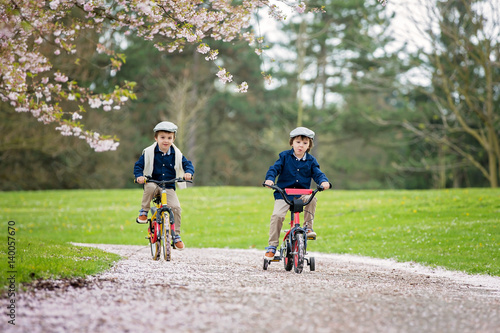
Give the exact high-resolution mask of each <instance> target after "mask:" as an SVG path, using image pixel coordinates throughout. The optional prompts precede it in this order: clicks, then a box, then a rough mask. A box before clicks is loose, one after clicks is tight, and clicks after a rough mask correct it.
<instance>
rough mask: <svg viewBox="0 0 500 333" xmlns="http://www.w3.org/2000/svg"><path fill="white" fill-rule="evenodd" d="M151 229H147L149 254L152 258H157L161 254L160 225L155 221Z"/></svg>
mask: <svg viewBox="0 0 500 333" xmlns="http://www.w3.org/2000/svg"><path fill="white" fill-rule="evenodd" d="M152 229H153V230H149V245H150V247H151V256H152V257H153V260H159V259H160V254H161V252H160V251H161V244H160V243H161V239H160V235H161V230H160V225H159V224H158V223H156V222H154V223H153V225H152Z"/></svg>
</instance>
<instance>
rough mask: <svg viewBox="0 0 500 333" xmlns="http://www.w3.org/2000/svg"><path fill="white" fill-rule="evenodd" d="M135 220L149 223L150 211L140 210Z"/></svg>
mask: <svg viewBox="0 0 500 333" xmlns="http://www.w3.org/2000/svg"><path fill="white" fill-rule="evenodd" d="M135 221H136V222H137V223H147V222H148V212H147V211H145V210H142V209H141V210H140V212H139V217H138V218H137V220H135Z"/></svg>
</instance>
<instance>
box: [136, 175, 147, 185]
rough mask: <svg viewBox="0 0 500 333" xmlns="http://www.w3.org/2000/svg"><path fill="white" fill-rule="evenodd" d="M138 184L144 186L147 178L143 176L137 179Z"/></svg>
mask: <svg viewBox="0 0 500 333" xmlns="http://www.w3.org/2000/svg"><path fill="white" fill-rule="evenodd" d="M135 181H136V182H137V183H138V184H144V182H145V181H146V178H145V177H143V176H140V177H137V179H136V180H135Z"/></svg>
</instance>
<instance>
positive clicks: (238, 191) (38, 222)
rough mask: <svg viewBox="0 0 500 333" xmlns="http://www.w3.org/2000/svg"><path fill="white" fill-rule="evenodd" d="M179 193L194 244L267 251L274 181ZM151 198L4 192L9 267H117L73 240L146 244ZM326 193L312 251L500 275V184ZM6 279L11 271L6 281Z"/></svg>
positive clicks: (25, 276)
mask: <svg viewBox="0 0 500 333" xmlns="http://www.w3.org/2000/svg"><path fill="white" fill-rule="evenodd" d="M178 195H179V199H180V201H181V204H182V208H183V215H182V236H183V240H184V242H185V243H186V246H188V247H220V248H223V247H228V248H257V249H262V252H263V253H264V247H265V246H267V238H268V231H269V217H270V214H271V211H272V207H273V202H274V201H273V197H272V190H270V189H266V188H263V187H193V188H189V189H187V190H183V191H178ZM141 197H142V190H141V189H136V190H72V191H40V192H0V202H1V212H0V216H1V221H2V223H3V228H2V229H3V230H4V231H3V233H4V234H3V239H4V241H3V242H2V245H1V247H0V249H1V252H0V260H1V266H0V267H2V271H3V272H6V271H9V269H10V268H12V267H9V264H12V262H14V268H15V270H16V272H17V276H16V282H17V283H24V282H29V281H31V280H32V279H38V278H61V277H72V276H84V275H88V274H95V273H96V272H99V271H102V270H103V269H106V268H107V267H110V265H112V264H113V262H115V261H116V260H118V257H117V256H116V255H111V254H107V253H104V252H102V251H99V250H95V249H87V248H82V247H75V246H72V245H70V244H68V243H69V242H83V243H110V244H137V245H144V246H146V245H147V241H146V240H145V239H144V237H145V236H146V226H144V225H138V224H136V223H135V218H136V215H137V213H138V210H139V208H140V201H141ZM317 197H318V207H317V211H316V216H315V224H314V229H315V231H316V232H317V234H318V239H317V240H316V241H315V242H311V243H309V246H308V249H309V250H310V251H318V252H325V253H351V254H359V255H364V256H370V257H377V258H393V259H396V260H398V261H413V262H417V263H421V264H424V265H428V266H442V267H445V268H448V269H452V270H460V271H465V272H468V273H482V274H490V275H495V276H500V230H499V221H500V189H454V190H423V191H403V190H400V191H393V190H388V191H336V190H333V191H332V190H329V191H325V192H320V193H318V196H317ZM287 219H288V217H287ZM9 221H14V222H15V230H14V233H15V235H13V236H11V237H13V238H14V239H15V255H14V256H10V255H11V254H13V252H10V253H9V248H8V236H9V234H8V232H9V229H8V226H9ZM10 224H13V222H10ZM11 230H12V229H11ZM11 249H12V247H11ZM6 284H7V281H5V279H2V284H0V286H1V287H3V288H5V286H6Z"/></svg>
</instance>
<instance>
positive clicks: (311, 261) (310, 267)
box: [309, 257, 316, 272]
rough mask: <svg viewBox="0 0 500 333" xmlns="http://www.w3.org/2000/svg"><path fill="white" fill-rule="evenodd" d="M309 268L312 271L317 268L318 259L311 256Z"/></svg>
mask: <svg viewBox="0 0 500 333" xmlns="http://www.w3.org/2000/svg"><path fill="white" fill-rule="evenodd" d="M309 269H310V270H311V272H312V271H314V270H316V261H315V260H314V257H311V258H309Z"/></svg>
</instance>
